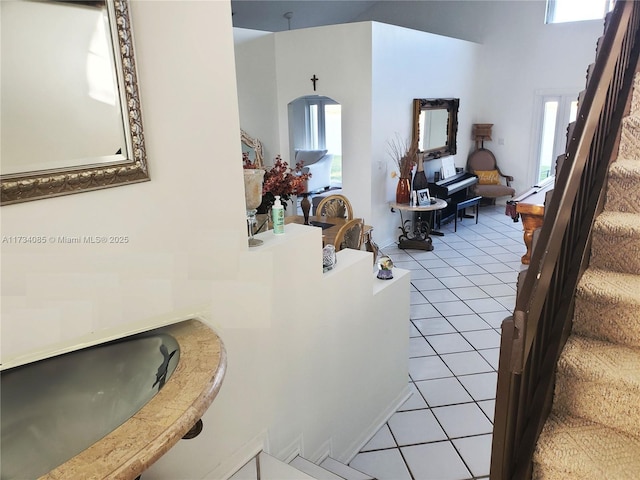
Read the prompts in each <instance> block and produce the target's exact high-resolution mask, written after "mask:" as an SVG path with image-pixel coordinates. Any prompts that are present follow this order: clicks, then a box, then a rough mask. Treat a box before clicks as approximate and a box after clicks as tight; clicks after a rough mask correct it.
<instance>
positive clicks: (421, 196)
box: [416, 188, 431, 207]
mask: <svg viewBox="0 0 640 480" xmlns="http://www.w3.org/2000/svg"><path fill="white" fill-rule="evenodd" d="M416 195H417V196H418V205H419V206H421V207H422V206H423V205H430V204H431V196H430V195H429V189H428V188H423V189H422V190H416Z"/></svg>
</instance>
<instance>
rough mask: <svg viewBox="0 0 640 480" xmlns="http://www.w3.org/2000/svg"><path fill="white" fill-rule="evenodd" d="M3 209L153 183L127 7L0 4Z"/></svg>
mask: <svg viewBox="0 0 640 480" xmlns="http://www.w3.org/2000/svg"><path fill="white" fill-rule="evenodd" d="M0 28H1V30H2V40H3V42H2V71H1V75H2V76H1V95H2V104H1V105H0V114H1V122H2V130H1V138H0V145H1V147H0V148H1V150H0V155H1V157H2V170H1V172H0V173H1V174H2V204H3V205H5V204H9V203H16V202H22V201H27V200H36V199H41V198H46V197H49V196H57V195H66V194H70V193H77V192H80V191H85V190H94V189H98V188H105V187H111V186H115V185H120V184H124V183H131V182H139V181H145V180H148V178H149V177H148V172H147V167H146V155H145V149H144V140H143V135H142V119H141V114H140V102H139V98H138V86H137V75H136V71H135V62H134V57H133V45H132V43H131V32H130V23H129V11H128V4H127V2H126V1H114V0H85V1H74V2H67V1H63V0H20V1H12V2H0Z"/></svg>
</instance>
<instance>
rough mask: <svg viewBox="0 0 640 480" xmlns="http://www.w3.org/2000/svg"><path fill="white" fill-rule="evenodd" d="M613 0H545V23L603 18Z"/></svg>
mask: <svg viewBox="0 0 640 480" xmlns="http://www.w3.org/2000/svg"><path fill="white" fill-rule="evenodd" d="M613 4H614V0H547V18H546V21H545V23H564V22H579V21H582V20H597V19H599V18H604V16H605V15H606V14H607V12H610V11H611V10H612V9H613Z"/></svg>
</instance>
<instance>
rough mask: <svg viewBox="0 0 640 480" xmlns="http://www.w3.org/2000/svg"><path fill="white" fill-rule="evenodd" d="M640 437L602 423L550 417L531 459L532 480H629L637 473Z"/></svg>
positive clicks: (558, 416)
mask: <svg viewBox="0 0 640 480" xmlns="http://www.w3.org/2000/svg"><path fill="white" fill-rule="evenodd" d="M638 452H640V438H638V437H637V436H633V435H628V434H626V433H624V432H620V431H618V430H615V429H612V428H608V427H606V426H604V425H602V424H599V423H594V422H590V421H588V420H584V419H579V418H575V417H571V416H568V415H556V414H551V415H550V416H549V418H548V419H547V422H546V423H545V425H544V428H543V430H542V433H541V435H540V439H539V441H538V444H537V446H536V452H535V454H534V460H533V478H534V479H544V480H569V479H576V480H578V479H579V480H604V479H607V480H630V479H633V478H638V472H640V455H639V454H638Z"/></svg>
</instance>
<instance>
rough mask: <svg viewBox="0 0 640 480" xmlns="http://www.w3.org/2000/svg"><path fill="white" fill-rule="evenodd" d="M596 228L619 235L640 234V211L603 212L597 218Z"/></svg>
mask: <svg viewBox="0 0 640 480" xmlns="http://www.w3.org/2000/svg"><path fill="white" fill-rule="evenodd" d="M594 229H597V230H599V231H604V232H605V233H607V234H609V235H616V236H619V237H626V236H630V235H638V234H640V213H632V212H607V211H605V212H602V213H601V214H600V215H598V218H597V219H596V222H595V225H594Z"/></svg>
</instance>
